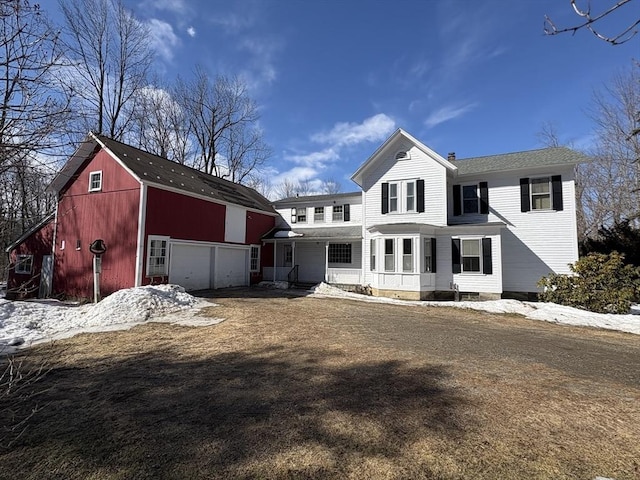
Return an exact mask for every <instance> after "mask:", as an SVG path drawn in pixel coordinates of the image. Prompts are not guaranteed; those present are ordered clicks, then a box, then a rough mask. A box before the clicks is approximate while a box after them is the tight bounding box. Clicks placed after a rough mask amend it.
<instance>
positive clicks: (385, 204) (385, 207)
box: [382, 183, 389, 213]
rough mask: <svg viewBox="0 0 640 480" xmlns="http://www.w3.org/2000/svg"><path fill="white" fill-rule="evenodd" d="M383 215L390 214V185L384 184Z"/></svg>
mask: <svg viewBox="0 0 640 480" xmlns="http://www.w3.org/2000/svg"><path fill="white" fill-rule="evenodd" d="M382 213H389V184H388V183H383V184H382Z"/></svg>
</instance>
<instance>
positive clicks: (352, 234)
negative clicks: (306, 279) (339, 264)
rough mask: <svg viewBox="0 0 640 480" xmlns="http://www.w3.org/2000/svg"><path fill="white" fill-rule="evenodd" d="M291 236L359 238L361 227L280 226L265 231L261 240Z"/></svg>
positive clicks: (335, 238)
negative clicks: (288, 227)
mask: <svg viewBox="0 0 640 480" xmlns="http://www.w3.org/2000/svg"><path fill="white" fill-rule="evenodd" d="M280 238H291V239H295V240H296V241H297V240H361V239H362V227H360V226H355V227H320V228H298V229H293V230H292V229H287V228H280V229H275V230H272V231H271V232H269V233H267V234H266V235H265V236H264V237H262V240H277V239H280Z"/></svg>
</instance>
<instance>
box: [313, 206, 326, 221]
mask: <svg viewBox="0 0 640 480" xmlns="http://www.w3.org/2000/svg"><path fill="white" fill-rule="evenodd" d="M313 221H314V223H322V222H324V207H315V208H314V209H313Z"/></svg>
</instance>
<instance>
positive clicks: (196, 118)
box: [176, 67, 271, 183]
mask: <svg viewBox="0 0 640 480" xmlns="http://www.w3.org/2000/svg"><path fill="white" fill-rule="evenodd" d="M176 100H177V101H178V103H179V104H180V105H181V106H182V109H183V111H184V113H185V115H186V116H187V119H188V122H189V133H190V135H191V137H192V139H193V142H192V143H193V144H194V147H195V148H196V153H195V155H194V166H195V167H196V168H197V169H199V170H202V171H204V172H205V173H208V174H211V175H216V176H218V177H222V178H227V179H229V180H231V181H234V182H238V183H242V182H245V181H247V180H248V179H249V178H250V176H251V175H252V174H253V173H255V172H256V171H257V170H258V169H259V168H260V167H261V166H262V165H264V163H265V161H266V160H267V159H268V158H269V156H270V155H271V151H270V149H269V148H268V147H267V145H266V144H265V143H264V141H263V135H262V131H261V130H260V129H259V128H258V127H257V122H258V120H259V114H258V107H257V105H256V103H255V102H254V101H253V100H252V99H251V98H250V97H249V95H248V93H247V90H246V85H245V84H244V83H243V82H241V81H240V80H239V79H238V78H227V77H224V76H217V77H216V78H215V80H212V79H211V78H210V77H209V75H208V74H207V73H206V72H205V71H204V70H203V69H202V68H201V67H197V68H196V71H195V76H194V78H193V79H192V80H183V79H178V82H177V87H176Z"/></svg>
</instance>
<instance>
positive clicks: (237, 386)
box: [0, 298, 640, 480]
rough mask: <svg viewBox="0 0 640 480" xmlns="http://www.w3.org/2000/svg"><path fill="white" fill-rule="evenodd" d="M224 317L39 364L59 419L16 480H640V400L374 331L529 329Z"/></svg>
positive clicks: (502, 319) (15, 468)
mask: <svg viewBox="0 0 640 480" xmlns="http://www.w3.org/2000/svg"><path fill="white" fill-rule="evenodd" d="M221 303H222V304H223V305H222V306H220V307H215V308H212V309H210V311H209V312H208V314H210V315H211V316H216V317H218V316H222V317H225V318H227V320H226V321H225V322H223V323H221V324H219V325H216V326H213V327H201V328H185V327H176V326H171V325H163V324H153V325H145V326H140V327H137V328H134V329H132V330H130V331H126V332H115V333H103V334H92V335H88V334H87V335H80V336H77V337H75V338H72V339H69V340H65V341H63V342H60V343H59V344H57V345H54V346H50V347H44V346H43V347H39V348H37V349H35V350H34V351H33V352H32V353H31V357H30V359H33V361H38V360H39V359H41V358H49V359H52V361H51V362H50V363H52V370H51V371H50V372H49V374H48V375H47V377H46V378H45V379H44V380H43V382H44V383H45V384H46V386H47V387H48V388H49V389H48V390H47V391H46V393H45V394H44V395H45V397H46V402H47V405H48V406H47V408H46V410H44V411H41V412H39V413H38V415H37V416H35V417H34V423H33V424H32V425H31V426H30V428H29V430H27V432H26V433H25V434H24V436H23V437H22V438H21V440H20V442H19V443H18V444H17V445H16V446H14V447H13V448H12V449H11V450H9V451H6V452H4V453H3V454H2V455H1V456H0V477H1V478H16V479H17V478H33V479H43V478H64V479H130V478H136V479H145V478H149V479H151V478H176V479H178V478H188V479H198V478H203V479H204V478H265V479H283V478H354V479H359V478H374V479H400V478H407V479H413V478H434V479H456V478H480V479H482V478H486V479H494V478H522V479H525V478H526V479H532V478H540V479H549V478H553V479H559V478H584V479H593V478H594V477H595V476H596V475H603V476H609V477H614V478H616V479H618V480H622V479H633V480H637V479H639V478H640V475H639V474H638V465H639V463H640V408H639V402H638V401H639V399H640V386H638V385H633V384H629V383H621V382H617V381H609V380H607V379H604V380H594V379H593V378H586V377H584V376H581V375H573V374H571V373H570V372H569V373H568V372H567V371H564V370H562V369H559V368H555V367H552V366H549V365H546V364H544V363H540V362H536V361H527V360H526V359H525V360H523V358H518V357H514V358H510V357H505V356H504V355H503V354H500V353H496V354H495V355H486V356H483V357H482V361H479V360H478V358H480V357H478V356H477V355H476V354H474V353H473V352H470V353H469V354H468V355H465V350H464V349H462V350H460V351H455V350H454V347H452V346H451V345H448V346H443V348H442V349H441V350H439V349H437V348H434V347H433V346H430V347H429V348H425V349H423V350H420V349H415V348H413V349H408V348H402V345H401V343H399V344H394V342H393V341H392V340H393V339H390V338H389V335H385V336H384V337H383V338H378V337H377V336H376V333H375V326H374V324H373V323H371V324H368V323H367V322H366V321H365V322H362V320H360V317H364V318H374V317H375V315H377V314H379V315H385V316H386V317H387V318H389V320H388V321H389V322H393V318H390V317H393V316H396V317H397V318H404V319H409V320H411V319H412V318H413V316H415V317H416V318H418V317H419V318H420V319H421V321H422V322H424V323H423V325H425V328H427V327H429V326H431V328H433V325H437V324H438V323H439V322H441V324H442V325H444V324H452V322H453V320H452V316H453V315H455V316H456V318H455V321H456V322H461V323H459V324H457V326H453V327H452V328H454V329H455V328H464V327H465V326H469V328H470V326H471V324H478V323H480V324H482V325H483V326H482V327H478V328H486V329H488V330H491V329H494V330H495V331H498V330H501V329H512V330H513V331H515V332H520V333H522V332H524V331H525V330H527V329H530V328H531V327H530V325H529V323H527V322H525V321H523V320H521V319H518V318H516V317H506V316H492V315H484V314H479V313H472V312H464V313H461V312H453V311H447V310H439V309H434V310H419V311H418V309H416V308H409V307H407V308H404V307H393V306H387V305H375V306H369V305H362V304H356V303H354V302H348V301H336V300H322V299H312V298H276V299H264V298H262V299H224V300H221ZM371 321H372V322H373V320H371ZM452 325H453V324H452ZM535 328H540V329H541V330H540V332H545V331H546V330H545V329H553V328H557V327H554V326H549V325H541V326H539V327H535ZM570 331H571V332H573V331H572V330H570ZM372 332H373V333H372ZM564 332H566V330H565V331H564ZM575 334H576V335H580V336H587V337H588V336H589V335H592V337H593V338H592V340H593V341H600V340H599V338H600V339H601V341H603V342H609V343H616V342H621V344H622V345H624V346H625V347H626V348H633V342H634V341H635V340H636V339H635V338H631V337H630V336H623V335H618V334H604V336H603V334H602V333H601V332H593V333H591V332H590V331H587V330H584V331H576V333H575ZM434 335H435V330H434ZM572 335H573V333H572Z"/></svg>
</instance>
